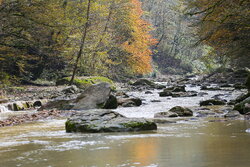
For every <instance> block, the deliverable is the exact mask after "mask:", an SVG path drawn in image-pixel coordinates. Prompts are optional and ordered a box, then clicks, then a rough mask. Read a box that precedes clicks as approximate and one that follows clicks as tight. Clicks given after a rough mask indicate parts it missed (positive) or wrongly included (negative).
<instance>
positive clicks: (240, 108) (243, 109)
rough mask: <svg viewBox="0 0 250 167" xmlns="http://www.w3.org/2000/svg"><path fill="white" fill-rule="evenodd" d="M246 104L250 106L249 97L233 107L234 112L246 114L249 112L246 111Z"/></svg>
mask: <svg viewBox="0 0 250 167" xmlns="http://www.w3.org/2000/svg"><path fill="white" fill-rule="evenodd" d="M246 104H250V97H248V98H246V99H245V100H243V101H242V102H240V103H237V104H236V105H235V106H234V110H237V111H239V112H240V113H241V114H247V113H248V112H249V110H248V105H246Z"/></svg>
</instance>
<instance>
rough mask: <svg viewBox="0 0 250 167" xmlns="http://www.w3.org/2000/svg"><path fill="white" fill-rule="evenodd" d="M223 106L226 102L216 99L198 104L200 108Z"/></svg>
mask: <svg viewBox="0 0 250 167" xmlns="http://www.w3.org/2000/svg"><path fill="white" fill-rule="evenodd" d="M225 104H226V102H224V101H222V100H216V99H209V100H204V101H201V102H200V106H211V105H225Z"/></svg>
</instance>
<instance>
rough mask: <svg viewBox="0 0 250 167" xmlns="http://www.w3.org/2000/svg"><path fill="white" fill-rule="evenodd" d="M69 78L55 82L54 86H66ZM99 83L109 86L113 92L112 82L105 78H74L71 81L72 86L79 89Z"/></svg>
mask: <svg viewBox="0 0 250 167" xmlns="http://www.w3.org/2000/svg"><path fill="white" fill-rule="evenodd" d="M70 80H71V77H65V78H62V79H60V80H58V81H57V82H56V85H68V84H69V83H70ZM101 82H107V83H109V84H110V85H111V88H112V89H113V90H115V84H114V82H113V81H112V80H111V79H109V78H106V77H98V76H97V77H76V78H75V79H74V81H73V84H74V85H76V86H77V87H79V88H83V89H85V88H87V87H89V86H91V85H93V84H98V83H101Z"/></svg>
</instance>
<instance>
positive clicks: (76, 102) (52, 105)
mask: <svg viewBox="0 0 250 167" xmlns="http://www.w3.org/2000/svg"><path fill="white" fill-rule="evenodd" d="M110 93H111V86H110V84H108V83H106V82H102V83H99V84H95V85H92V86H90V87H88V88H87V89H86V90H85V91H84V92H83V93H81V94H80V95H79V96H78V97H77V98H76V99H71V100H55V101H51V102H49V103H47V104H46V105H44V106H42V107H41V108H40V109H39V110H40V111H41V110H44V109H47V110H48V109H59V110H88V109H96V108H104V107H105V105H106V103H107V101H108V100H111V99H110ZM112 100H114V99H112ZM109 102H110V101H109ZM108 105H111V104H110V103H109V104H107V106H108ZM107 106H106V107H107ZM109 107H110V106H109Z"/></svg>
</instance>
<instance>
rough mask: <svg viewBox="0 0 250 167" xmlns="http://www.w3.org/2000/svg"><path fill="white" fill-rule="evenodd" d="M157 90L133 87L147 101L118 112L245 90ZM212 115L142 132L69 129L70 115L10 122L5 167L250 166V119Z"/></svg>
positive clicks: (4, 136) (2, 139)
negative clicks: (180, 93)
mask: <svg viewBox="0 0 250 167" xmlns="http://www.w3.org/2000/svg"><path fill="white" fill-rule="evenodd" d="M188 89H189V90H198V89H199V88H197V87H194V88H193V87H188ZM153 93H154V94H152V95H145V93H144V92H141V93H140V92H130V93H129V94H130V95H131V96H136V97H141V98H143V99H144V102H143V103H144V104H143V106H141V107H132V108H119V109H117V110H116V111H118V112H120V113H122V114H124V115H126V116H128V117H146V118H152V117H153V115H154V113H156V112H161V111H166V110H168V109H169V108H171V107H173V106H176V105H180V106H197V105H198V103H199V101H200V100H202V99H208V98H210V97H212V96H214V95H215V94H221V93H222V94H223V95H224V96H223V98H225V99H227V100H229V99H232V98H235V96H237V95H239V94H240V93H241V92H239V91H213V92H212V91H210V92H208V93H209V94H208V95H206V96H204V97H188V98H167V97H164V98H160V97H159V95H158V92H157V91H154V92H153ZM151 100H161V102H159V103H151V102H150V101H151ZM0 116H1V115H0ZM211 119H216V118H195V117H193V118H191V119H189V121H186V120H185V119H184V120H179V121H177V123H172V124H165V125H159V126H158V130H157V131H149V132H138V133H137V132H136V133H104V134H68V133H66V132H65V129H64V123H65V120H50V121H40V122H35V123H29V124H23V125H20V126H14V127H4V128H1V129H0V167H16V166H21V167H89V166H90V167H99V166H100V167H132V166H135V167H137V166H144V167H223V166H225V167H249V166H250V157H249V156H250V133H247V132H248V130H247V129H249V128H250V122H249V121H245V120H231V121H211ZM218 119H219V118H218Z"/></svg>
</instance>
